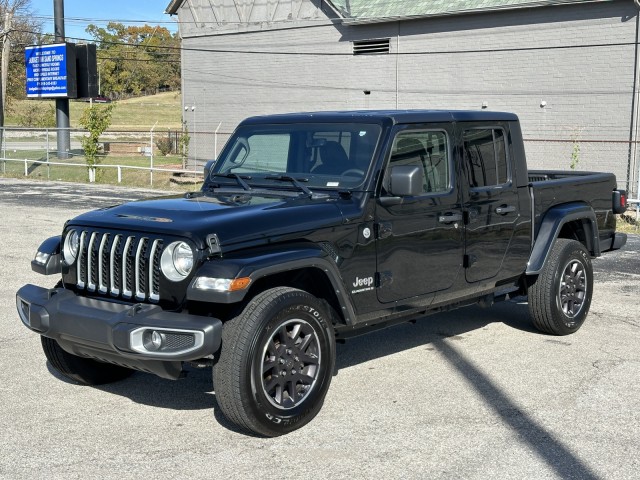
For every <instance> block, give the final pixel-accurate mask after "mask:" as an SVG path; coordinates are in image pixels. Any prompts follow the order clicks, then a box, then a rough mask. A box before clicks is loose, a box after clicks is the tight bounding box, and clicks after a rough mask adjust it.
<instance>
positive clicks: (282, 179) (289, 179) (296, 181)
mask: <svg viewBox="0 0 640 480" xmlns="http://www.w3.org/2000/svg"><path fill="white" fill-rule="evenodd" d="M264 178H265V180H277V181H279V182H291V183H292V184H293V186H294V187H296V188H297V189H299V190H302V192H303V193H304V194H305V195H309V196H310V197H313V192H312V191H311V190H309V188H307V186H306V185H303V184H301V183H300V182H308V181H309V179H308V178H297V179H296V178H293V177H292V176H290V175H267V176H266V177H264Z"/></svg>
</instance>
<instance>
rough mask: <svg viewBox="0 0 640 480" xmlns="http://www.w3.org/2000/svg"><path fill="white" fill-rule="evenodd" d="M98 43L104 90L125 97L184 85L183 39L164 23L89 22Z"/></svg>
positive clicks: (89, 31) (105, 92)
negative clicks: (134, 24)
mask: <svg viewBox="0 0 640 480" xmlns="http://www.w3.org/2000/svg"><path fill="white" fill-rule="evenodd" d="M86 31H87V33H89V35H91V36H92V37H93V39H94V40H95V41H96V43H97V47H98V62H99V64H100V80H101V91H102V93H104V94H105V95H108V96H111V97H114V98H121V97H126V96H130V95H140V94H141V93H146V94H154V93H157V92H158V91H159V90H161V89H168V90H174V89H178V88H180V39H179V37H178V35H177V34H172V33H171V32H169V30H167V29H166V28H164V27H160V26H150V25H144V26H142V27H136V26H125V25H123V24H121V23H116V22H110V23H109V24H108V25H107V26H106V28H103V27H98V26H96V25H89V26H88V27H87V30H86Z"/></svg>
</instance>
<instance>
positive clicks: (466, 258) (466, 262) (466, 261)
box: [462, 255, 478, 268]
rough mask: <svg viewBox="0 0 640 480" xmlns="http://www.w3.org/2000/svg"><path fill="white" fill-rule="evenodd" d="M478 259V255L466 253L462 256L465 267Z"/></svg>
mask: <svg viewBox="0 0 640 480" xmlns="http://www.w3.org/2000/svg"><path fill="white" fill-rule="evenodd" d="M477 261H478V257H476V256H475V255H464V257H463V258H462V266H463V267H464V268H469V267H471V266H472V265H473V264H474V263H476V262H477Z"/></svg>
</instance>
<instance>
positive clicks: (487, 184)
mask: <svg viewBox="0 0 640 480" xmlns="http://www.w3.org/2000/svg"><path fill="white" fill-rule="evenodd" d="M459 128H460V130H461V136H462V143H463V152H462V156H463V165H464V168H465V174H466V175H465V176H466V178H467V184H468V191H469V195H468V200H467V202H466V203H465V205H464V209H465V210H466V215H467V221H468V223H467V225H466V234H465V235H466V236H465V253H466V255H465V266H466V269H465V272H466V273H465V275H466V279H467V281H468V282H478V281H481V280H486V279H492V278H494V277H496V276H497V275H498V273H499V272H500V269H501V266H502V264H503V262H504V259H505V256H506V254H507V252H508V250H509V247H510V244H511V242H512V239H513V237H514V232H515V230H516V227H517V225H518V219H519V203H518V191H517V188H516V186H515V182H514V181H513V176H514V175H513V168H512V158H511V155H510V151H511V150H512V149H511V148H510V145H511V139H510V136H509V129H508V124H501V123H497V124H495V125H487V124H486V123H462V124H459Z"/></svg>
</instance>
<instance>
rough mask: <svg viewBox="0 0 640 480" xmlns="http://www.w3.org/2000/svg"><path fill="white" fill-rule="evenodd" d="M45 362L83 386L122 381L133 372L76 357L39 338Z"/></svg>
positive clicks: (54, 342) (52, 342)
mask: <svg viewBox="0 0 640 480" xmlns="http://www.w3.org/2000/svg"><path fill="white" fill-rule="evenodd" d="M40 340H41V342H42V350H43V351H44V354H45V356H46V357H47V360H49V363H50V364H51V366H52V367H53V368H55V369H56V370H57V371H58V372H60V374H62V375H63V376H65V377H67V378H69V379H71V380H74V381H76V382H78V383H82V384H83V385H102V384H105V383H113V382H117V381H119V380H124V379H125V378H127V377H129V376H130V375H131V374H132V373H133V372H134V371H133V370H131V369H130V368H125V367H120V366H119V365H113V364H111V363H103V362H98V361H97V360H93V359H91V358H83V357H78V356H76V355H72V354H71V353H69V352H67V351H65V350H63V349H62V347H60V345H58V342H56V341H55V340H53V339H51V338H47V337H42V336H41V337H40Z"/></svg>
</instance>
